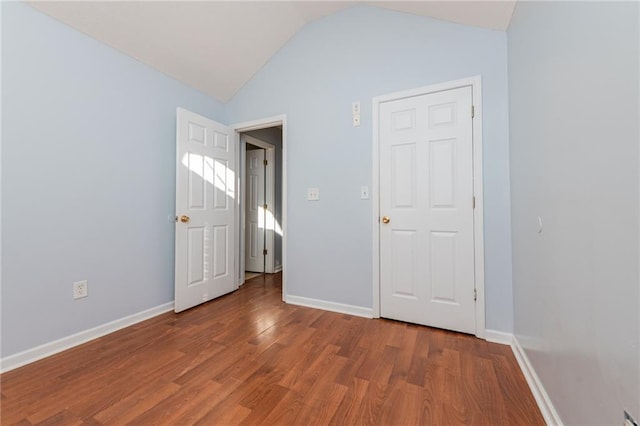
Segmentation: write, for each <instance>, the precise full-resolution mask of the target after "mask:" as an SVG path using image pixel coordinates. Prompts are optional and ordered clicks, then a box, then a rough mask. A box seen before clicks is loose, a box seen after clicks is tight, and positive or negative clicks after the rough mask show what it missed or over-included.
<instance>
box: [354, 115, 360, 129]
mask: <svg viewBox="0 0 640 426" xmlns="http://www.w3.org/2000/svg"><path fill="white" fill-rule="evenodd" d="M359 125H360V114H354V115H353V126H354V127H358V126H359Z"/></svg>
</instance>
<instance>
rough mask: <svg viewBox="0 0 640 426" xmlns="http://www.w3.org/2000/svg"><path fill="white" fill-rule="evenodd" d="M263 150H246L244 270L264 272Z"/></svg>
mask: <svg viewBox="0 0 640 426" xmlns="http://www.w3.org/2000/svg"><path fill="white" fill-rule="evenodd" d="M265 153H266V152H265V150H264V149H251V150H247V163H246V164H247V166H246V170H247V176H246V182H247V194H246V228H245V229H246V232H245V235H246V236H245V268H244V269H245V270H246V271H251V272H264V254H263V250H264V249H265V231H266V229H265V210H264V204H265V165H264V160H265Z"/></svg>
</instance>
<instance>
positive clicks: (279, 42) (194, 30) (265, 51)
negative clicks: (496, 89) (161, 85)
mask: <svg viewBox="0 0 640 426" xmlns="http://www.w3.org/2000/svg"><path fill="white" fill-rule="evenodd" d="M29 4H31V5H32V6H33V7H35V8H37V9H39V10H40V11H42V12H44V13H46V14H48V15H50V16H52V17H53V18H55V19H57V20H59V21H62V22H64V23H66V24H67V25H69V26H71V27H73V28H75V29H77V30H79V31H81V32H83V33H85V34H87V35H89V36H91V37H93V38H95V39H97V40H100V41H102V42H103V43H105V44H107V45H110V46H112V47H113V48H115V49H117V50H119V51H121V52H123V53H125V54H127V55H129V56H131V57H133V58H135V59H137V60H139V61H140V62H143V63H145V64H147V65H150V66H152V67H154V68H156V69H158V70H159V71H161V72H163V73H165V74H167V75H169V76H171V77H174V78H176V79H177V80H180V81H182V82H184V83H185V84H187V85H189V86H191V87H194V88H196V89H198V90H200V91H202V92H203V93H206V94H207V95H209V96H211V97H213V98H215V99H218V100H219V101H221V102H226V101H228V100H229V99H230V98H231V97H233V95H234V94H235V93H236V92H237V91H238V90H239V89H240V88H241V87H242V86H243V85H244V84H245V83H246V82H247V81H249V79H251V77H252V76H253V75H254V74H255V73H256V72H258V70H259V69H260V68H261V67H262V66H263V65H264V64H265V63H266V62H267V61H268V60H269V58H270V57H271V56H272V55H273V54H274V53H275V52H277V51H278V50H279V49H280V48H281V47H282V46H283V45H284V44H285V43H286V42H287V40H289V39H290V38H291V37H292V36H293V35H294V34H295V33H296V32H297V31H298V30H300V28H302V27H303V26H304V25H305V24H307V23H309V22H311V21H314V20H316V19H319V18H321V17H323V16H326V15H329V14H331V13H334V12H336V11H338V10H341V9H344V8H346V7H350V6H353V5H356V4H368V5H371V6H377V7H383V8H387V9H393V10H397V11H401V12H406V13H412V14H415V15H422V16H429V17H432V18H436V19H441V20H446V21H451V22H457V23H461V24H466V25H472V26H478V27H483V28H488V29H494V30H500V31H503V30H505V29H506V28H507V26H508V25H509V21H510V20H511V15H512V13H513V8H514V6H515V0H514V1H482V0H477V1H454V0H450V1H409V2H405V1H395V2H394V1H380V2H365V1H348V2H333V1H268V0H267V1H251V2H245V1H170V2H166V1H136V2H127V1H106V2H81V1H70V2H57V1H41V2H29Z"/></svg>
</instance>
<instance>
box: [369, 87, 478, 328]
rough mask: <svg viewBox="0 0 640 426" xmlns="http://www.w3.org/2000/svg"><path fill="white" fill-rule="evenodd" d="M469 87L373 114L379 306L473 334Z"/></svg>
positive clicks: (388, 313)
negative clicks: (376, 151)
mask: <svg viewBox="0 0 640 426" xmlns="http://www.w3.org/2000/svg"><path fill="white" fill-rule="evenodd" d="M471 104H472V102H471V87H463V88H458V89H453V90H447V91H443V92H437V93H432V94H426V95H421V96H414V97H409V98H402V99H398V100H393V101H388V102H383V103H381V104H380V110H379V117H380V118H379V120H380V121H379V123H380V124H379V132H380V133H379V140H380V155H379V158H380V214H381V216H388V217H389V218H390V221H389V223H387V224H384V223H381V224H380V308H381V315H382V316H383V317H387V318H393V319H398V320H402V321H409V322H414V323H418V324H424V325H430V326H435V327H440V328H446V329H450V330H456V331H462V332H466V333H475V303H474V288H475V278H474V249H473V246H474V240H473V204H472V200H473V145H472V143H473V140H472V119H471Z"/></svg>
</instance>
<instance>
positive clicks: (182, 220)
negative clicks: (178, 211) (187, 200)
mask: <svg viewBox="0 0 640 426" xmlns="http://www.w3.org/2000/svg"><path fill="white" fill-rule="evenodd" d="M189 220H191V219H190V218H189V216H186V215H182V216H180V222H182V223H188V222H189Z"/></svg>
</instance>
